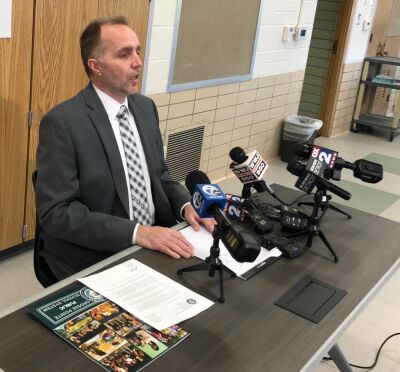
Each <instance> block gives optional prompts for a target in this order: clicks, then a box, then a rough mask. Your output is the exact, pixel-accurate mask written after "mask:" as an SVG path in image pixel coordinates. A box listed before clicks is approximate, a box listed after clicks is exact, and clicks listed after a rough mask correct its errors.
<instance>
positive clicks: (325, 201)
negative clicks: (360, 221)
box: [297, 191, 351, 220]
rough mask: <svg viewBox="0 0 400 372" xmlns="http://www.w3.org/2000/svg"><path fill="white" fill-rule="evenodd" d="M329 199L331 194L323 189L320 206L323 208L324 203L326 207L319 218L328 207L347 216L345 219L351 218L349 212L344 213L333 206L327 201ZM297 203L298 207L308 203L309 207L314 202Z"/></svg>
mask: <svg viewBox="0 0 400 372" xmlns="http://www.w3.org/2000/svg"><path fill="white" fill-rule="evenodd" d="M331 199H332V196H331V195H326V191H325V194H324V198H323V199H322V201H321V208H324V206H325V205H327V207H326V208H325V210H324V213H323V214H322V215H321V218H320V219H322V217H323V215H324V214H325V212H326V211H327V210H328V209H332V210H333V211H335V212H337V213H340V214H343V215H344V216H346V217H347V219H349V220H350V219H351V214H348V213H346V212H345V211H343V210H341V209H340V208H338V207H335V206H334V205H331V204H329V201H330V200H331ZM297 205H298V206H299V207H300V206H301V205H308V206H310V207H313V206H314V203H312V202H299V203H297Z"/></svg>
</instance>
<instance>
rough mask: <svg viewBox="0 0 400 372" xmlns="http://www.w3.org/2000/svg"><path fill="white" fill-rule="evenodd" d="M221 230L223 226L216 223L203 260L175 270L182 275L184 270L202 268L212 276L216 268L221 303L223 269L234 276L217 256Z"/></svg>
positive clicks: (198, 269) (223, 298)
mask: <svg viewBox="0 0 400 372" xmlns="http://www.w3.org/2000/svg"><path fill="white" fill-rule="evenodd" d="M222 232H223V227H222V226H220V224H217V225H216V226H215V228H214V231H213V244H212V246H211V248H210V255H209V256H208V257H207V258H206V259H205V261H204V262H202V263H200V264H196V265H192V266H189V267H185V268H183V269H179V270H178V271H177V274H178V275H182V274H183V273H185V272H190V271H202V270H208V276H210V277H214V273H215V271H217V270H218V272H219V298H218V301H219V302H221V303H224V302H225V297H224V275H223V271H224V270H225V271H226V272H228V273H230V274H231V277H232V278H234V277H235V276H236V274H235V273H234V272H233V271H231V270H229V269H228V268H227V267H225V266H224V265H223V264H222V261H221V259H220V258H219V246H218V243H219V241H220V239H221V236H222Z"/></svg>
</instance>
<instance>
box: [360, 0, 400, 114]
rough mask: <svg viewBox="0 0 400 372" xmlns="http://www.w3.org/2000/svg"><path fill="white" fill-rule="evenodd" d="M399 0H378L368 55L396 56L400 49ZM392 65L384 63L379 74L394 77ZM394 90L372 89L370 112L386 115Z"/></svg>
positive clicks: (394, 71) (394, 70)
mask: <svg viewBox="0 0 400 372" xmlns="http://www.w3.org/2000/svg"><path fill="white" fill-rule="evenodd" d="M399 19H400V0H379V1H378V3H377V5H376V10H375V17H374V23H373V26H372V31H371V37H370V43H369V46H368V51H367V55H368V57H374V56H392V57H398V56H399V51H400V24H399ZM395 73H396V69H395V67H394V66H389V65H384V66H383V67H382V70H381V71H380V74H384V75H387V76H390V77H394V76H395ZM395 93H396V92H395V91H392V90H391V89H389V88H384V87H379V88H376V89H375V90H374V96H375V97H374V102H373V106H372V112H373V113H375V114H378V115H384V116H385V115H386V114H387V111H388V103H389V101H390V99H391V95H394V94H395ZM392 101H393V97H392Z"/></svg>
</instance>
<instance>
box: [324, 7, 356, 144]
mask: <svg viewBox="0 0 400 372" xmlns="http://www.w3.org/2000/svg"><path fill="white" fill-rule="evenodd" d="M355 4H356V2H355V0H343V1H341V3H340V8H339V12H338V18H337V24H336V30H335V37H334V42H333V46H332V50H331V55H330V60H329V69H328V76H327V78H326V84H325V88H324V94H323V98H322V103H321V112H320V118H321V120H322V122H323V123H324V124H323V126H322V128H321V131H320V133H321V135H322V136H325V137H329V136H330V135H331V132H332V127H333V118H334V114H335V111H336V103H337V101H338V99H337V97H338V95H339V85H340V81H341V77H342V72H343V65H344V55H345V50H346V46H347V41H348V37H349V30H350V27H351V20H352V14H353V10H354V7H355Z"/></svg>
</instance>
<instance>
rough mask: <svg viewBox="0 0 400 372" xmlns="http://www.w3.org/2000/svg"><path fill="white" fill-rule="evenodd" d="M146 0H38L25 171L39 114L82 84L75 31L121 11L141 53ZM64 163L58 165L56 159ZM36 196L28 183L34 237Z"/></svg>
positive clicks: (29, 218) (83, 77)
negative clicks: (58, 162)
mask: <svg viewBox="0 0 400 372" xmlns="http://www.w3.org/2000/svg"><path fill="white" fill-rule="evenodd" d="M148 14H149V0H37V1H36V17H35V29H34V56H33V74H32V76H33V78H32V109H31V110H32V112H33V125H32V127H31V129H30V141H29V161H28V175H30V174H32V172H33V171H34V170H35V169H36V165H35V161H36V147H37V143H38V128H39V123H40V120H41V118H42V117H43V115H44V114H45V113H46V112H47V111H48V110H49V109H50V108H52V107H54V106H55V105H56V104H58V103H60V102H62V101H64V100H66V99H68V98H70V97H72V96H74V95H75V94H76V93H77V92H78V91H79V90H81V89H82V88H83V87H85V86H86V84H87V83H88V79H87V77H86V75H85V72H84V68H83V65H82V62H81V57H80V50H79V36H80V34H81V32H82V31H83V29H84V28H85V27H86V25H87V24H88V23H89V22H90V21H91V20H93V19H95V18H99V17H108V16H113V15H123V16H125V17H126V18H127V20H128V21H129V23H130V25H131V27H132V28H133V29H134V30H135V31H136V32H137V34H138V37H139V39H140V40H141V45H142V51H143V55H144V50H145V41H146V34H147V21H148ZM60 166H62V164H60ZM34 223H35V200H34V193H33V188H32V184H31V183H30V182H28V183H27V203H26V220H25V224H26V225H27V226H28V239H32V238H33V236H34Z"/></svg>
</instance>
